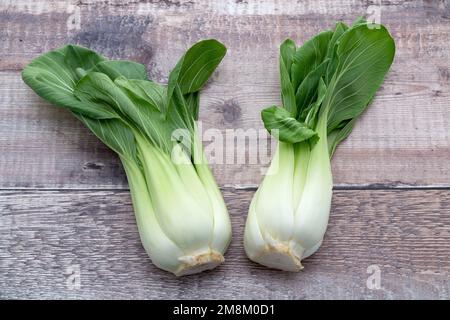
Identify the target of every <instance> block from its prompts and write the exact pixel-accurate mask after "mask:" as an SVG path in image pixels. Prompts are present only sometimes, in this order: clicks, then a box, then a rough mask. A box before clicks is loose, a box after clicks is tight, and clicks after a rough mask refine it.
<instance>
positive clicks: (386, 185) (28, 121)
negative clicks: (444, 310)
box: [0, 0, 450, 299]
mask: <svg viewBox="0 0 450 320" xmlns="http://www.w3.org/2000/svg"><path fill="white" fill-rule="evenodd" d="M376 3H377V1H359V0H341V1H333V2H332V4H331V2H328V1H322V0H302V1H282V0H248V1H237V0H236V1H235V0H223V1H222V0H221V1H208V0H194V1H193V0H169V1H168V0H73V1H66V0H56V1H50V0H36V1H32V2H30V1H28V0H4V1H1V3H0V298H31V299H42V298H56V299H60V298H84V299H88V298H97V299H99V298H100V299H102V298H111V299H119V298H126V299H128V298H142V299H164V298H179V299H195V298H210V299H238V298H243V299H275V298H279V299H311V298H315V299H336V298H341V299H358V298H363V299H380V298H381V299H395V298H399V299H433V298H434V299H450V241H449V240H450V189H449V188H450V161H449V160H450V117H449V106H450V2H449V1H447V0H443V1H442V0H440V1H437V0H423V1H382V4H383V6H382V13H381V22H382V23H383V24H385V25H386V26H388V28H389V29H390V30H391V32H392V34H393V36H394V38H395V40H396V45H397V53H396V58H395V61H394V64H393V67H392V69H391V71H390V73H389V75H388V77H387V79H386V81H385V82H384V84H383V86H382V88H381V89H380V91H379V92H378V94H377V97H376V99H375V101H374V103H373V104H372V106H371V107H370V108H369V109H368V110H367V112H366V113H365V114H364V115H363V116H362V118H361V120H360V121H359V122H358V124H357V126H356V128H355V129H354V132H353V133H352V135H351V136H350V137H349V139H347V140H346V141H345V142H344V143H342V145H341V146H340V147H339V148H338V150H337V152H336V154H335V157H334V159H333V174H334V183H335V187H336V188H337V189H338V190H336V191H335V193H334V196H333V208H332V215H331V218H330V225H329V229H328V232H327V234H326V238H325V242H324V244H323V246H322V248H321V249H320V250H319V251H318V253H317V254H315V255H314V256H312V257H311V258H309V259H307V260H306V261H305V262H304V264H305V271H304V272H301V273H298V274H289V273H283V272H278V271H273V270H269V269H266V268H264V267H261V266H259V265H257V264H254V263H252V262H250V261H249V260H248V259H247V258H246V257H245V254H244V252H243V247H242V235H243V226H244V222H245V217H246V212H247V208H248V205H249V203H250V199H251V196H252V195H253V190H254V187H255V186H256V185H257V184H258V183H259V181H260V180H261V178H262V175H261V167H262V165H261V163H259V164H252V163H247V164H244V165H243V164H234V163H231V164H220V163H218V164H215V165H213V168H214V173H215V175H216V177H217V180H218V182H219V184H220V185H221V186H222V187H223V192H224V195H225V199H226V201H227V204H228V207H229V209H230V213H231V217H232V222H233V227H234V229H233V234H234V238H233V242H232V244H231V247H230V249H229V251H228V252H227V254H226V257H225V258H226V263H225V264H224V265H222V266H221V267H219V268H217V269H215V270H213V271H210V272H206V273H203V274H201V275H194V276H189V277H184V278H175V277H173V276H172V275H170V274H168V273H166V272H164V271H161V270H159V269H157V268H155V267H154V266H153V265H152V264H151V262H150V261H149V259H148V257H147V255H146V254H145V252H144V250H143V248H142V246H141V244H140V241H139V237H138V234H137V228H136V224H135V220H134V217H133V212H132V207H131V203H130V197H129V192H128V187H127V182H126V177H125V175H124V172H123V170H122V167H121V165H120V162H119V160H118V159H117V157H116V156H115V155H114V154H113V153H112V152H111V151H109V150H108V149H107V148H106V147H105V146H104V145H102V144H101V143H100V142H99V141H98V140H97V139H96V138H95V137H94V136H93V135H92V134H91V133H90V132H89V131H88V130H87V129H86V128H84V127H83V126H82V125H81V124H80V123H79V122H78V121H77V120H76V119H74V117H72V116H71V115H70V113H69V112H67V111H65V110H60V109H57V108H54V107H52V106H50V105H49V104H48V103H46V102H44V101H43V100H42V99H40V98H39V97H37V96H36V95H35V94H34V93H33V92H32V91H31V90H30V89H29V88H28V87H26V86H25V85H24V84H23V82H22V81H21V79H20V70H21V69H22V68H23V67H24V66H25V65H26V64H27V63H28V62H29V61H31V59H32V58H34V57H36V56H37V55H39V54H41V53H43V52H45V51H48V50H51V49H54V48H56V47H58V46H61V45H63V44H66V43H69V42H70V43H77V44H81V45H85V46H89V47H91V48H93V49H95V50H98V51H99V52H101V53H103V54H104V55H106V56H108V57H110V58H114V59H131V60H135V61H139V62H141V63H143V64H145V65H146V66H147V67H148V72H149V76H150V77H151V78H152V79H154V80H157V81H161V82H165V81H167V75H168V73H169V70H170V68H171V67H173V65H174V64H175V63H176V61H177V60H178V58H179V57H180V56H181V55H182V53H183V52H184V50H185V49H186V48H187V47H188V46H189V45H190V44H192V43H194V42H196V41H197V40H199V39H203V38H217V39H219V40H221V41H223V42H224V43H225V44H226V46H227V47H228V54H227V56H226V58H225V59H224V61H223V63H222V64H221V66H220V67H219V69H218V70H217V72H216V73H215V74H214V76H213V79H212V81H210V83H209V84H208V85H207V87H206V89H205V90H204V92H203V94H202V102H201V111H200V119H201V120H202V122H203V128H204V129H205V130H206V129H211V128H215V129H217V130H218V132H221V133H225V132H226V131H227V130H231V129H236V128H239V129H243V130H259V129H262V128H263V127H262V123H261V121H260V115H259V114H260V110H261V109H262V108H264V107H265V106H268V105H272V104H277V103H280V98H279V84H278V81H279V80H278V70H277V59H278V58H277V57H278V46H279V44H280V43H281V41H283V40H284V39H285V38H286V37H291V38H292V39H294V40H296V41H297V43H301V42H303V41H305V40H306V39H308V38H309V37H310V36H312V35H314V34H316V33H317V32H319V31H320V30H323V29H324V28H329V27H332V26H333V23H334V22H335V21H337V20H341V19H342V20H344V21H346V22H351V21H352V20H353V19H354V18H355V17H357V16H359V15H361V14H364V13H365V12H366V10H367V8H368V6H370V5H373V4H376ZM78 24H79V28H78ZM204 138H205V139H206V140H208V139H207V138H208V137H204ZM256 140H257V141H256ZM262 141H264V139H263V138H259V139H257V138H255V139H254V140H253V142H258V143H260V142H262ZM208 143H209V142H208V141H205V145H208ZM251 144H252V143H250V145H251ZM263 149H264V148H263ZM254 150H255V149H253V151H249V150H248V149H246V148H245V147H243V146H238V147H235V148H234V151H235V153H236V156H237V157H239V156H242V155H244V154H246V153H248V154H249V156H254V155H255V151H254ZM264 151H265V149H264ZM222 160H225V159H222ZM265 160H267V159H265ZM395 188H400V189H396V190H395ZM384 189H394V190H384ZM74 265H79V266H80V271H81V288H80V289H78V290H69V289H68V287H67V285H66V281H67V278H68V275H67V274H65V273H66V271H67V268H68V267H70V266H74ZM370 265H376V266H378V267H379V268H380V270H381V289H380V290H370V289H369V288H368V287H367V286H366V281H367V278H368V277H369V276H370V274H368V273H367V268H368V267H369V266H370Z"/></svg>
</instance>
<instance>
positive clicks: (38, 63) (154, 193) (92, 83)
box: [22, 40, 231, 276]
mask: <svg viewBox="0 0 450 320" xmlns="http://www.w3.org/2000/svg"><path fill="white" fill-rule="evenodd" d="M225 53H226V48H225V47H224V46H223V44H221V43H220V42H218V41H216V40H204V41H201V42H198V43H197V44H195V45H194V46H193V47H191V48H190V49H189V50H188V51H187V52H186V53H185V54H184V55H183V57H182V58H181V60H180V61H179V62H178V64H177V65H176V66H175V68H174V69H173V70H172V72H171V73H170V76H169V83H168V85H162V84H159V83H156V82H153V81H150V80H149V79H148V78H147V71H146V68H145V67H144V66H143V65H141V64H138V63H135V62H131V61H113V60H108V59H106V58H104V57H102V56H101V55H99V54H97V53H96V52H94V51H91V50H89V49H87V48H83V47H79V46H75V45H67V46H65V47H62V48H60V49H57V50H54V51H51V52H47V53H45V54H43V55H41V56H39V57H38V58H36V59H35V60H33V61H32V62H31V63H30V64H29V65H28V66H26V68H25V69H24V70H23V72H22V77H23V80H24V81H25V83H27V84H28V85H29V86H30V87H31V88H32V89H33V90H34V91H35V92H36V93H37V94H38V95H40V96H41V97H42V98H44V99H46V100H47V101H50V102H51V103H53V104H55V105H57V106H60V107H63V108H67V109H69V110H70V111H72V113H73V114H74V115H75V116H76V117H77V118H78V119H79V120H81V121H82V122H83V123H84V124H85V125H86V126H87V127H88V128H89V129H90V130H91V131H92V132H93V133H94V134H95V135H96V136H97V137H98V138H99V139H100V140H101V141H103V142H104V143H105V144H106V145H107V146H108V147H109V148H111V149H112V150H114V151H115V152H116V153H117V154H118V155H119V157H120V159H121V161H122V163H123V166H124V168H125V171H126V174H127V178H128V183H129V186H130V191H131V196H132V201H133V206H134V211H135V215H136V220H137V225H138V229H139V234H140V237H141V240H142V244H143V246H144V248H145V250H146V251H147V253H148V255H149V256H150V258H151V260H152V261H153V263H154V264H155V265H156V266H158V267H159V268H161V269H164V270H167V271H170V272H172V273H174V274H175V275H178V276H180V275H186V274H192V273H197V272H200V271H203V270H206V269H212V268H214V267H215V266H217V265H219V264H220V263H222V262H223V261H224V258H223V254H224V253H225V251H226V249H227V247H228V245H229V242H230V239H231V224H230V220H229V216H228V213H227V209H226V207H225V203H224V201H223V199H222V196H221V194H220V191H219V189H218V187H217V185H216V182H215V179H214V177H213V175H212V173H211V171H210V169H209V167H208V164H207V162H206V160H205V157H204V154H203V149H202V145H201V141H200V139H199V137H198V135H197V124H196V120H197V119H198V111H199V110H198V109H199V90H200V89H201V88H202V87H203V85H204V84H205V83H206V81H207V80H208V79H209V77H210V76H211V74H212V73H213V72H214V70H215V69H216V67H217V66H218V64H219V63H220V61H221V60H222V58H223V57H224V55H225Z"/></svg>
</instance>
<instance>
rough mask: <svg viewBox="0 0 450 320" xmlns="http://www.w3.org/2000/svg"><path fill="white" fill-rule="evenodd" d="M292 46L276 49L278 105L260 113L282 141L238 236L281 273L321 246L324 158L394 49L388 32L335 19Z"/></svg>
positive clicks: (327, 170)
mask: <svg viewBox="0 0 450 320" xmlns="http://www.w3.org/2000/svg"><path fill="white" fill-rule="evenodd" d="M294 48H295V45H294V44H293V42H292V40H286V41H285V42H283V44H282V45H281V47H280V81H281V97H282V102H283V106H282V107H281V108H277V107H273V106H272V107H269V108H266V109H264V110H263V111H262V113H261V115H262V119H263V122H264V125H265V127H266V129H267V130H268V131H269V132H271V133H272V135H274V136H275V137H276V138H277V139H278V140H279V141H280V142H279V145H278V148H277V151H276V153H275V155H274V158H273V160H272V163H271V165H270V167H269V170H268V173H267V175H266V177H265V178H264V180H263V182H262V183H261V185H260V187H259V188H258V190H257V192H256V194H255V196H254V198H253V200H252V202H251V205H250V209H249V214H248V218H247V223H246V227H245V236H244V245H245V250H246V253H247V255H248V256H249V258H250V259H252V260H254V261H256V262H258V263H261V264H263V265H266V266H268V267H273V268H277V269H281V270H287V271H298V270H300V269H302V268H303V267H302V265H301V260H302V259H304V258H306V257H308V256H310V255H311V254H313V253H314V252H315V251H316V250H317V249H318V248H319V247H320V245H321V243H322V239H323V236H324V234H325V231H326V227H327V224H328V216H329V212H330V206H331V195H332V187H333V183H332V176H331V164H330V159H331V157H332V155H333V153H334V151H335V149H336V147H337V145H338V144H339V143H340V142H341V141H343V140H344V139H345V138H346V137H348V135H349V134H350V133H351V131H352V129H353V127H354V125H355V123H356V120H357V119H358V117H359V116H360V115H361V113H362V112H363V111H364V110H365V108H367V106H368V105H369V104H370V102H371V101H372V99H373V97H374V95H375V93H376V91H377V90H378V88H379V87H380V85H381V83H382V81H383V79H384V77H385V75H386V74H387V72H388V70H389V68H390V66H391V64H392V61H393V58H394V54H395V44H394V40H393V39H392V37H391V36H390V34H389V32H388V31H387V29H386V28H385V27H384V26H379V27H378V28H370V27H369V25H368V23H367V22H366V21H365V20H363V19H358V20H357V21H356V22H355V23H354V24H353V25H352V26H351V27H350V28H349V27H347V26H346V25H345V24H343V23H337V24H336V27H335V29H334V30H333V31H325V32H322V33H319V34H318V35H316V36H315V37H313V38H312V39H310V40H308V41H306V42H305V43H304V44H303V46H301V47H300V48H298V49H294ZM294 52H295V53H294ZM289 67H290V68H289ZM288 75H290V76H288ZM293 92H295V97H293ZM275 129H276V130H275Z"/></svg>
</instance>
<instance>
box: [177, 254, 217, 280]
mask: <svg viewBox="0 0 450 320" xmlns="http://www.w3.org/2000/svg"><path fill="white" fill-rule="evenodd" d="M180 260H181V261H183V264H182V265H181V266H180V267H179V269H178V270H177V271H176V272H175V275H176V276H186V275H190V274H195V273H199V272H202V271H205V270H210V269H214V268H215V267H217V266H218V265H219V264H221V263H223V262H224V261H225V259H224V257H223V255H222V254H220V253H218V252H217V251H213V250H211V251H209V252H206V253H201V254H198V255H195V256H184V257H181V258H180Z"/></svg>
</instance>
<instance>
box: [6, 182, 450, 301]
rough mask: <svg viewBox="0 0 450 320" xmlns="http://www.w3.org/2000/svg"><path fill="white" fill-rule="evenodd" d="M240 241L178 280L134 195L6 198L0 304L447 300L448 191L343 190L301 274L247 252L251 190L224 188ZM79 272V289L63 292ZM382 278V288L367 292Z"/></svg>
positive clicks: (15, 194) (84, 193) (43, 193)
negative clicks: (142, 229)
mask: <svg viewBox="0 0 450 320" xmlns="http://www.w3.org/2000/svg"><path fill="white" fill-rule="evenodd" d="M223 192H224V195H225V199H226V201H227V204H228V207H229V210H230V213H231V217H232V222H233V234H234V238H233V241H232V244H231V247H230V249H229V250H228V252H227V254H226V255H225V258H226V262H225V264H223V265H222V266H220V267H219V268H217V269H215V270H213V271H210V272H206V273H202V274H201V275H194V276H188V277H183V278H176V277H174V276H172V275H171V274H169V273H166V272H164V271H161V270H159V269H157V268H156V267H154V266H153V265H152V264H151V262H150V261H149V259H148V257H147V255H146V253H145V252H144V249H143V248H142V246H141V244H140V241H139V236H138V233H137V228H136V225H135V220H134V217H133V211H132V207H131V200H130V197H129V193H128V192H125V191H96V192H90V191H68V190H67V191H34V192H33V191H27V192H14V191H3V192H1V193H0V215H1V216H0V217H1V219H0V221H1V225H0V239H2V241H1V242H0V288H1V289H0V297H1V298H58V299H59V298H108V299H109V298H111V299H118V298H126V299H128V298H143V299H163V298H212V299H236V298H249V297H252V298H254V299H272V298H281V299H311V298H320V299H331V298H338V299H339V298H341V299H361V298H363V299H374V298H390V299H396V298H402V299H430V298H439V299H448V298H450V254H449V253H450V211H449V205H450V191H448V190H441V191H422V190H395V191H394V190H389V191H385V190H377V191H371V190H366V191H344V190H342V191H336V192H335V193H334V198H333V207H332V214H331V218H330V225H329V229H328V232H327V234H326V237H325V240H324V243H323V246H322V248H321V249H320V250H319V251H318V252H317V253H316V254H315V255H313V256H312V257H310V258H309V259H307V260H305V261H304V265H305V271H304V272H301V273H298V274H294V273H286V272H279V271H275V270H269V269H266V268H264V267H261V266H259V265H257V264H254V263H252V262H250V261H249V260H248V259H247V258H246V257H245V253H244V252H243V247H242V234H243V226H244V222H245V217H246V214H245V211H246V209H247V207H248V205H249V203H250V199H251V196H252V195H253V192H252V191H244V190H240V191H236V190H233V189H225V190H223ZM72 265H79V266H80V271H81V288H80V289H74V290H69V289H68V288H67V286H66V280H67V277H68V276H67V275H65V272H66V268H67V267H69V266H72ZM370 265H377V266H378V267H379V268H380V270H381V289H380V290H370V289H368V288H367V286H366V281H367V278H368V277H369V276H370V274H367V268H368V266H370Z"/></svg>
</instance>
